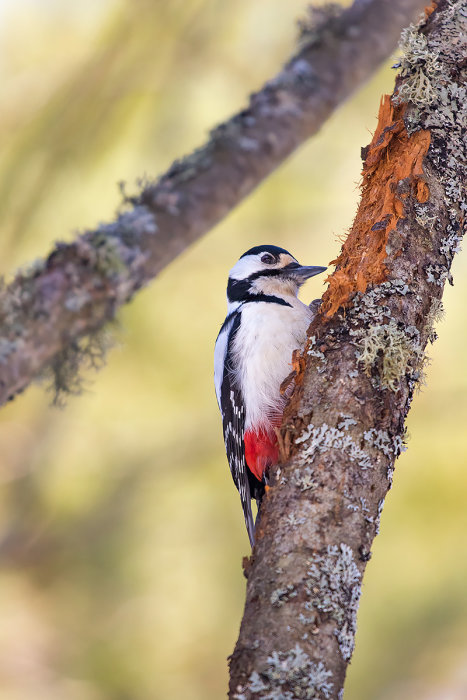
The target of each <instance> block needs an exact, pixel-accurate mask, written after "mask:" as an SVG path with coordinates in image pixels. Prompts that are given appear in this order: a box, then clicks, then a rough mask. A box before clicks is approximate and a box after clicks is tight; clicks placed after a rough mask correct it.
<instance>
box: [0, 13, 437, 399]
mask: <svg viewBox="0 0 467 700" xmlns="http://www.w3.org/2000/svg"><path fill="white" fill-rule="evenodd" d="M422 4H423V3H422V1H421V0H391V2H390V3H388V2H387V1H386V0H355V2H354V4H353V5H352V7H350V8H349V9H346V10H344V11H342V12H340V13H337V12H336V8H335V7H334V6H330V7H329V8H328V9H327V10H324V14H323V16H322V18H321V21H320V23H319V24H318V25H316V26H307V25H306V24H304V25H303V26H302V36H301V41H300V49H299V51H298V52H297V53H296V54H295V55H294V56H293V57H292V58H291V59H290V60H289V61H288V63H287V64H286V65H285V66H284V68H283V69H282V71H281V72H280V73H279V74H278V75H277V76H276V77H275V78H273V79H272V80H270V81H269V82H268V83H266V85H265V86H264V87H263V88H262V89H261V90H260V91H259V92H257V93H255V94H253V95H252V96H251V98H250V101H249V104H248V106H247V108H246V109H244V110H243V111H241V112H239V113H238V114H236V115H235V116H234V117H232V118H231V119H230V120H228V121H227V122H225V123H224V124H222V125H220V126H219V127H217V128H216V129H215V130H214V131H213V132H212V133H211V136H210V139H209V141H208V142H207V143H206V145H205V146H203V147H202V148H200V149H199V150H197V151H195V152H194V153H192V154H191V155H190V156H188V157H186V158H184V159H183V160H180V161H177V162H175V163H174V164H173V165H172V166H171V168H170V169H169V171H168V172H167V173H166V174H165V175H163V176H162V177H161V178H160V179H159V180H158V182H156V183H150V184H147V185H145V186H144V188H143V189H142V191H141V192H140V193H139V194H138V195H137V196H135V197H132V198H127V199H126V202H125V203H126V205H127V206H128V210H127V211H125V212H124V213H122V214H121V215H120V216H119V217H118V218H117V219H116V220H115V221H114V222H113V223H110V224H107V225H102V226H99V227H98V228H97V229H95V230H94V231H89V232H87V233H85V234H83V235H82V236H81V237H79V238H78V239H77V240H76V241H75V242H73V243H71V244H69V245H64V244H60V245H58V246H57V247H56V249H55V250H54V251H53V252H52V253H51V255H50V256H49V257H48V258H47V259H46V260H43V261H38V262H37V263H36V264H35V265H34V266H33V268H32V269H30V270H28V271H26V272H21V273H19V274H18V275H17V277H16V278H15V280H14V281H13V282H12V283H11V285H10V286H9V287H8V288H6V289H4V290H3V292H2V294H1V295H0V327H1V336H0V404H2V403H4V402H5V401H7V400H9V399H11V398H12V397H13V396H14V395H15V394H16V393H17V392H19V391H22V390H23V389H24V388H25V387H26V386H27V385H28V384H29V383H30V382H31V380H32V379H33V378H34V377H35V376H36V375H37V374H38V373H39V372H41V371H42V370H43V368H44V367H46V366H47V365H55V366H56V367H58V368H59V369H60V363H61V362H62V359H63V357H65V358H68V365H69V366H70V367H72V366H74V365H76V364H78V363H79V358H80V353H82V349H81V348H80V347H79V340H80V339H81V338H83V337H84V336H87V335H88V334H90V333H93V332H94V331H96V330H97V329H99V328H100V327H102V326H103V325H104V324H105V323H106V322H107V321H108V320H109V319H111V318H112V317H113V315H114V313H115V311H116V309H117V308H118V307H119V306H120V305H121V304H123V303H125V302H127V301H129V300H130V299H131V297H132V295H133V294H134V293H135V292H137V291H138V290H139V289H140V288H141V287H142V286H144V285H145V284H147V283H148V282H149V281H150V280H151V279H153V278H154V277H155V276H156V275H157V274H158V272H160V270H161V269H162V268H163V267H165V265H167V264H168V263H169V262H170V261H171V260H172V259H173V258H174V257H175V256H177V255H178V254H179V253H180V252H182V251H183V250H184V249H185V248H186V247H187V246H188V245H189V244H190V243H192V242H193V241H195V240H196V239H197V238H199V237H200V236H201V235H202V234H203V233H205V232H206V231H208V230H209V229H210V228H211V227H212V226H214V225H215V224H216V223H217V222H218V221H220V219H222V218H223V217H224V216H225V215H226V214H227V213H228V212H229V211H230V210H231V209H232V208H233V207H235V206H236V205H237V204H238V203H239V202H240V201H241V200H242V199H243V198H244V197H245V196H247V195H248V194H249V193H250V192H251V191H252V190H253V189H254V188H255V187H256V186H257V185H258V184H259V183H260V182H261V181H262V180H263V179H264V178H265V177H267V176H268V175H269V174H270V173H271V172H272V171H273V170H274V169H275V168H276V167H278V165H280V164H281V163H282V162H283V161H284V160H285V159H286V158H287V157H288V156H289V155H290V154H291V153H292V152H293V151H294V150H295V149H296V148H297V147H298V146H299V145H300V144H301V143H302V142H303V141H304V140H305V139H307V138H308V137H310V136H311V135H313V134H314V133H316V132H317V131H318V129H319V128H320V127H321V125H322V124H323V122H324V121H325V120H326V118H327V117H328V116H329V115H330V114H331V113H332V112H333V110H334V109H335V108H336V107H337V106H338V105H339V104H340V103H341V102H342V101H343V100H345V99H346V98H347V97H348V96H349V95H350V94H351V93H352V92H353V91H354V90H355V89H356V87H358V86H359V85H360V84H361V83H362V82H364V81H365V80H366V79H367V78H368V77H369V76H370V75H371V74H372V73H373V71H374V70H375V68H376V67H377V66H378V65H379V64H380V63H381V61H382V60H384V59H385V58H386V57H387V56H388V55H389V53H390V52H391V51H392V49H393V48H394V46H395V43H396V41H397V37H398V35H399V32H400V30H401V28H402V27H403V26H405V25H406V24H407V23H408V22H409V21H410V19H412V18H413V16H414V15H415V14H416V12H417V11H419V10H420V9H421V7H422ZM321 12H323V10H322V11H321ZM70 356H71V358H72V361H70Z"/></svg>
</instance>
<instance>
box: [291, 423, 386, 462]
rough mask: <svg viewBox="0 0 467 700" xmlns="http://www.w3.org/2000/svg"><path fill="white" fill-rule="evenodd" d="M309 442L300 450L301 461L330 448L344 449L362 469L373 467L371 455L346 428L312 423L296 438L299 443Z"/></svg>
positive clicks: (307, 460)
mask: <svg viewBox="0 0 467 700" xmlns="http://www.w3.org/2000/svg"><path fill="white" fill-rule="evenodd" d="M302 442H308V445H307V446H306V447H305V449H304V450H301V452H300V457H299V459H300V461H301V462H302V463H303V464H306V463H307V462H309V460H311V459H312V458H313V457H314V456H315V454H320V453H322V452H325V451H327V450H330V449H337V450H344V451H345V453H346V454H347V456H348V457H349V458H350V459H351V460H352V462H356V463H357V464H358V465H359V466H360V467H361V468H362V469H371V468H372V467H373V463H372V460H371V457H370V455H369V454H368V453H367V452H365V451H364V450H362V448H361V447H360V446H359V445H357V443H356V442H354V440H353V438H352V437H351V436H350V435H348V434H347V432H346V431H344V430H338V428H333V427H331V426H329V425H327V423H323V424H322V425H320V426H315V425H313V424H312V423H310V424H309V425H308V427H307V428H306V429H305V430H304V431H303V433H302V434H301V435H300V436H299V437H298V438H296V439H295V443H296V444H297V445H299V444H301V443H302Z"/></svg>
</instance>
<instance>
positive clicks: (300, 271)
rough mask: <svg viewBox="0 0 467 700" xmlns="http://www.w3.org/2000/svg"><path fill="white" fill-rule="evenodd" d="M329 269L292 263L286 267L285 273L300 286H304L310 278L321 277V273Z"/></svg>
mask: <svg viewBox="0 0 467 700" xmlns="http://www.w3.org/2000/svg"><path fill="white" fill-rule="evenodd" d="M325 270H327V267H315V266H314V265H299V264H298V263H290V265H287V266H286V267H284V272H285V273H286V274H287V275H288V276H290V277H293V278H294V279H295V280H297V282H298V284H303V283H304V282H305V281H306V280H307V279H310V277H314V276H315V275H319V274H320V273H321V272H325Z"/></svg>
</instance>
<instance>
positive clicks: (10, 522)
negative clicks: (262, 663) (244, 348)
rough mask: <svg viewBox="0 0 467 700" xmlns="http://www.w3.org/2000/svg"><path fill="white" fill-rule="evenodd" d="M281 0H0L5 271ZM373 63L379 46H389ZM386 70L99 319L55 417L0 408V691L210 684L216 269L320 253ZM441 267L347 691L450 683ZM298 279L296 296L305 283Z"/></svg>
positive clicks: (222, 468)
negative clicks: (438, 299) (260, 250)
mask: <svg viewBox="0 0 467 700" xmlns="http://www.w3.org/2000/svg"><path fill="white" fill-rule="evenodd" d="M303 11H304V6H303V2H301V0H300V1H299V0H289V2H288V3H283V2H281V0H268V2H266V1H265V0H257V1H256V2H249V0H231V2H229V3H226V2H221V0H184V1H183V0H171V2H170V3H168V2H163V0H120V1H118V0H106V1H104V0H100V1H99V2H96V1H95V0H94V1H93V0H83V1H82V2H81V3H70V2H68V3H63V2H60V1H59V0H55V1H52V0H40V1H39V0H22V2H21V3H14V2H13V1H10V2H6V1H5V0H3V2H0V24H1V27H0V37H1V44H0V46H1V53H0V77H1V81H2V91H3V100H2V102H3V104H2V110H1V111H0V134H1V139H0V142H1V143H2V151H1V153H0V206H1V210H2V235H1V240H0V251H1V260H2V272H3V273H5V274H6V275H7V276H8V275H9V274H11V273H13V271H14V269H15V267H16V266H17V265H19V264H24V263H25V262H27V261H28V260H30V259H31V258H33V257H36V256H38V255H43V254H45V253H46V252H47V250H48V248H49V247H50V246H51V244H52V243H53V241H55V240H57V239H69V238H70V237H71V236H72V235H73V233H74V231H76V230H80V229H82V228H83V227H86V226H92V225H93V224H95V223H96V222H97V221H98V220H107V219H110V218H111V217H112V216H113V212H114V210H115V209H116V207H117V206H118V204H119V194H118V188H117V185H116V183H117V182H118V181H119V180H122V179H125V180H126V181H127V183H128V188H129V189H131V186H132V183H133V182H134V181H135V179H136V178H137V177H138V176H142V175H144V174H145V173H148V174H151V175H154V174H156V173H157V172H162V171H163V170H164V169H165V168H166V167H167V166H168V165H169V163H170V162H171V160H172V159H173V158H175V157H177V156H180V155H181V154H183V153H185V152H187V151H189V150H191V149H192V148H193V147H194V146H196V145H199V143H200V142H202V140H203V138H204V136H205V134H206V132H207V130H208V129H209V128H211V127H212V126H214V125H215V124H216V123H218V122H219V121H221V120H222V119H223V118H224V117H226V116H228V115H229V114H230V113H231V112H233V111H234V110H237V109H238V108H240V107H241V106H242V105H243V104H244V102H245V98H246V95H247V94H248V92H249V91H251V90H253V89H255V88H256V87H258V86H259V85H261V83H262V82H263V81H264V80H265V79H267V78H268V77H270V76H271V75H272V74H273V73H274V72H275V71H276V70H277V68H278V66H279V65H280V63H281V61H283V60H284V59H285V58H286V57H287V55H288V53H289V52H290V50H291V47H292V45H293V39H294V31H295V29H294V19H295V18H297V17H299V16H300V14H301V13H303ZM388 65H389V62H388ZM392 81H393V75H392V73H391V71H390V70H389V68H386V69H384V70H383V71H382V72H381V73H380V74H379V75H378V76H377V77H376V78H375V79H374V80H373V81H372V82H371V84H369V85H368V86H367V87H365V88H364V90H362V91H361V92H360V93H359V94H358V95H357V96H356V97H355V98H354V99H352V100H351V101H349V102H348V103H347V104H346V105H345V106H344V107H343V108H342V109H341V110H340V112H339V113H338V114H337V115H335V116H334V117H333V118H332V119H331V120H330V122H329V123H328V124H327V125H326V126H325V128H323V130H322V132H321V134H320V135H319V137H317V138H315V139H314V140H313V141H312V142H310V143H309V144H308V145H306V146H305V147H304V148H302V149H301V151H300V153H299V154H297V155H296V156H295V157H294V158H292V159H291V160H290V161H289V162H288V163H287V164H286V165H285V166H284V167H283V168H281V170H280V171H279V172H277V173H276V174H275V175H274V176H273V177H271V178H270V179H269V181H268V182H267V183H266V184H265V185H263V186H262V187H261V188H260V189H259V190H258V192H256V193H255V194H254V195H253V196H252V197H250V198H249V200H248V201H247V202H246V203H244V204H243V205H242V206H241V207H239V208H238V209H237V210H236V211H235V212H234V213H233V214H232V215H231V216H230V217H229V218H228V219H227V220H226V221H224V222H223V223H222V224H221V225H220V226H218V227H217V229H216V230H215V231H213V232H211V233H210V234H209V235H208V236H206V237H205V238H204V239H203V240H202V241H200V242H199V243H198V244H197V245H195V246H193V247H192V248H191V249H190V250H189V251H187V252H186V253H185V254H184V255H183V256H182V257H181V258H179V259H178V260H176V261H175V262H174V263H173V264H172V265H171V266H170V268H168V269H167V270H166V271H164V273H163V274H162V275H160V278H159V279H158V280H156V282H155V283H154V284H153V285H152V286H151V287H150V288H149V289H147V290H146V291H144V292H143V293H141V294H139V295H138V297H137V298H136V299H135V300H134V301H133V302H132V304H131V305H130V306H129V307H128V308H126V309H124V310H123V311H122V313H121V314H120V319H119V321H120V328H119V330H118V331H117V336H118V347H117V348H116V349H114V350H113V351H111V353H110V356H109V361H108V366H107V368H106V369H105V370H103V371H102V372H101V373H99V374H98V375H95V376H92V377H88V383H87V387H86V391H85V393H84V395H83V396H81V397H79V398H72V399H70V401H69V405H68V406H67V407H66V408H65V409H64V410H62V411H60V410H58V409H56V408H52V407H50V406H49V399H50V398H51V397H50V396H47V395H46V393H45V392H44V390H43V388H41V387H37V386H36V387H33V388H30V389H28V391H27V392H25V394H24V396H21V397H18V398H17V399H16V400H15V401H14V402H13V403H12V404H11V405H9V406H8V407H7V408H5V409H3V410H2V412H1V416H0V421H1V422H0V444H1V452H0V479H1V484H2V489H1V495H0V499H1V506H2V507H1V510H0V557H1V571H0V592H1V596H0V617H1V620H2V624H1V626H0V700H30V699H31V698H34V700H42V699H44V700H45V699H47V700H62V699H63V698H67V700H103V699H104V698H105V699H112V700H127V699H128V700H148V699H151V700H179V699H180V698H183V700H211V699H212V700H215V699H217V698H220V697H224V695H225V691H226V687H227V665H226V657H227V656H228V654H229V653H231V651H232V649H233V645H234V642H235V639H236V635H237V630H238V625H239V621H240V617H241V614H242V608H243V597H244V588H245V581H244V579H243V577H242V571H241V565H240V563H241V557H242V555H244V554H245V553H247V551H248V542H247V537H246V533H245V531H244V526H243V519H242V516H241V510H240V507H239V502H238V497H237V494H236V492H235V489H234V487H233V484H232V483H231V478H230V475H229V473H228V468H227V463H226V460H225V456H224V448H223V442H222V436H221V426H220V420H219V416H218V415H217V406H216V402H215V398H214V390H213V388H212V349H213V343H214V339H215V336H216V334H217V331H218V328H219V326H220V323H221V321H222V319H223V316H224V312H225V306H224V304H225V302H224V289H225V281H226V275H227V271H228V269H229V268H230V267H231V266H232V264H233V263H234V261H235V260H236V259H237V257H238V256H239V255H240V254H241V253H242V252H243V251H244V250H245V249H246V248H248V247H249V246H251V245H254V244H257V243H261V242H271V243H276V244H280V245H284V246H285V247H287V248H289V249H290V250H291V251H292V252H293V253H294V254H296V255H297V256H298V257H299V259H300V260H303V262H304V263H311V264H326V262H327V261H328V260H331V259H332V258H333V257H335V256H336V253H337V251H338V248H339V239H340V238H341V237H342V235H343V234H345V230H346V227H348V226H349V224H350V222H351V219H352V214H353V212H354V210H355V207H356V202H357V197H358V186H357V183H358V179H359V168H360V162H359V153H360V146H362V145H365V144H366V143H367V142H368V141H369V139H370V133H371V130H372V129H373V128H374V125H375V115H376V113H377V108H378V103H379V96H380V94H381V93H382V92H388V91H390V90H391V88H392ZM465 268H466V262H465V258H464V259H462V258H459V260H458V261H456V263H455V268H454V277H455V279H456V288H455V289H454V290H452V289H451V288H450V289H448V290H447V292H446V295H445V306H446V310H447V314H446V320H445V321H444V322H443V323H442V324H440V340H439V341H438V342H437V343H436V345H435V346H434V347H433V349H432V350H431V355H432V364H431V367H430V369H429V372H428V377H427V387H426V388H425V389H424V390H423V391H422V392H421V394H420V395H419V396H418V397H417V398H416V401H415V405H414V408H413V410H412V412H411V414H410V417H409V430H410V433H411V435H412V438H411V441H410V443H409V451H408V452H407V453H406V454H405V455H404V456H403V457H402V458H401V459H400V461H399V464H398V467H397V470H396V478H395V487H394V490H393V492H391V493H390V495H389V497H388V499H387V504H386V508H385V511H384V514H383V519H382V527H381V535H380V536H379V537H378V539H377V540H376V543H375V547H374V556H373V559H372V561H371V562H370V564H369V566H368V572H367V576H366V579H365V585H364V592H363V599H362V605H361V610H360V614H359V633H358V637H357V648H356V653H355V657H354V660H353V662H352V665H351V668H350V671H349V676H348V685H347V690H346V695H345V697H346V700H374V699H375V698H376V699H378V700H396V699H397V700H409V699H410V700H412V699H414V698H416V699H419V698H423V699H426V700H428V699H429V700H438V699H439V700H441V698H443V699H445V700H451V699H453V700H454V699H455V698H459V699H460V698H461V697H462V698H464V697H466V696H467V678H466V672H465V669H466V662H465V658H466V654H467V595H466V585H465V581H466V578H467V556H466V555H467V545H466V543H465V535H464V533H465V530H466V527H467V511H466V509H465V505H464V504H465V492H466V489H467V470H466V466H467V465H466V462H467V456H466V450H465V436H464V429H465V425H466V422H467V401H466V395H467V374H466V372H465V369H464V357H463V348H464V347H465V345H466V343H467V337H466V335H467V326H466V324H465V323H464V322H463V320H462V321H461V319H463V312H462V309H463V308H464V303H465V302H464V300H465V298H466V294H467V282H466V278H467V274H466V272H467V271H466V269H465ZM321 285H322V283H321V282H320V281H319V280H318V281H312V282H310V283H309V286H308V287H307V288H306V290H305V292H304V297H305V298H306V299H307V300H310V299H311V298H313V297H316V296H318V295H320V294H321V293H322V290H323V288H322V286H321Z"/></svg>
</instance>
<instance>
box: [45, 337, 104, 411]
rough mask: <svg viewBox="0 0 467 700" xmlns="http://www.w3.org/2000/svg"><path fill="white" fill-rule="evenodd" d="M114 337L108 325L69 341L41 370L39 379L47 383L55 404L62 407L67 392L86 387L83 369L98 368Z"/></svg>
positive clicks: (81, 390)
mask: <svg viewBox="0 0 467 700" xmlns="http://www.w3.org/2000/svg"><path fill="white" fill-rule="evenodd" d="M112 345H113V341H112V338H111V335H110V333H109V330H108V329H107V328H104V329H100V330H99V331H97V332H95V333H92V334H90V335H87V336H85V337H83V338H80V339H79V340H76V341H73V342H71V343H69V344H68V345H67V346H66V347H65V348H64V349H63V350H62V351H61V352H59V353H57V354H56V355H55V357H54V358H53V360H52V361H51V362H50V364H49V365H48V366H47V367H46V368H45V369H44V370H43V371H42V372H41V374H40V375H39V377H38V380H39V381H45V382H46V384H48V391H50V392H52V394H53V398H52V403H53V405H54V406H58V407H63V406H64V404H65V402H66V398H67V397H68V396H78V395H80V394H82V393H83V391H84V389H85V380H84V379H83V370H89V369H94V370H99V369H101V368H102V367H103V366H104V364H105V360H106V356H107V352H108V350H109V349H110V348H111V347H112Z"/></svg>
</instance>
